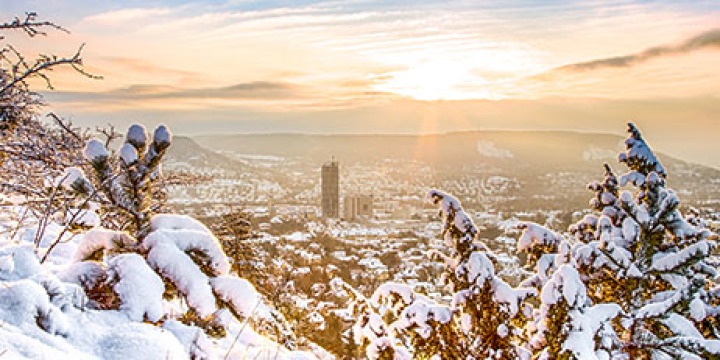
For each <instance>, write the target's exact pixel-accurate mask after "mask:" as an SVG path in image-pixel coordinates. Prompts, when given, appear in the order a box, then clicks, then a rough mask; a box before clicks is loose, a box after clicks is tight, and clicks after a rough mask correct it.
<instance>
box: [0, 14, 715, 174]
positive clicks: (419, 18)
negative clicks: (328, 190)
mask: <svg viewBox="0 0 720 360" xmlns="http://www.w3.org/2000/svg"><path fill="white" fill-rule="evenodd" d="M506 4H508V5H492V4H487V3H483V2H468V1H418V2H416V3H414V4H413V6H408V5H405V4H404V3H403V2H393V1H362V0H360V1H325V2H312V1H292V2H290V1H265V2H258V1H210V0H208V1H203V2H198V1H194V2H184V1H143V2H141V1H135V0H132V1H124V2H119V1H115V2H114V1H105V0H103V1H89V0H69V1H59V0H54V1H40V0H30V1H26V2H23V3H22V4H20V3H17V2H13V3H11V4H10V5H9V6H8V7H7V8H6V9H4V10H0V11H1V12H0V15H2V16H3V18H6V19H7V18H9V17H11V16H12V15H14V14H20V13H22V12H23V11H26V10H32V11H36V12H38V13H39V14H40V15H41V17H43V18H48V19H53V20H55V21H57V22H58V23H60V24H62V25H63V26H65V27H67V28H68V29H70V30H71V31H72V34H71V35H65V34H61V33H52V34H51V36H48V37H46V38H42V39H33V40H32V41H30V40H28V39H26V38H24V37H22V36H17V35H13V36H9V37H8V41H12V42H13V43H14V44H17V45H18V46H20V47H22V48H24V49H26V51H30V52H32V51H33V50H37V49H43V50H45V51H54V52H56V53H60V54H63V53H66V54H71V53H72V52H73V51H74V49H75V46H77V45H79V44H81V43H83V42H84V43H86V44H87V45H86V51H85V62H86V64H87V69H88V70H90V71H92V72H93V73H96V74H100V75H102V76H103V77H104V79H103V80H100V81H96V80H89V79H85V78H82V77H80V76H78V75H77V74H72V73H69V72H58V73H56V74H54V75H53V79H55V85H56V88H57V90H56V91H55V92H53V93H51V94H48V98H49V99H50V102H51V106H52V109H53V110H55V111H58V112H59V113H61V114H62V115H65V116H70V117H73V118H75V119H77V121H79V122H80V123H83V124H96V123H97V124H103V123H106V122H108V121H120V122H123V121H128V122H129V121H137V120H142V121H150V122H157V121H166V122H171V124H170V125H171V126H173V127H174V128H176V129H177V131H179V132H181V133H188V134H192V133H199V132H204V133H211V132H213V131H214V129H218V131H236V132H283V131H304V132H368V133H373V132H428V131H450V130H458V129H463V130H465V129H482V128H509V129H517V128H538V129H550V128H569V129H577V130H583V131H604V132H608V131H609V132H615V133H622V131H624V127H623V126H622V125H620V126H619V128H615V126H616V124H622V123H624V122H626V121H627V120H635V121H638V122H640V123H644V124H647V126H649V127H651V128H650V129H648V130H646V131H650V132H651V133H653V132H654V133H657V137H658V138H659V139H661V140H662V141H663V143H664V144H666V145H665V149H666V150H667V151H670V152H674V153H675V154H676V155H678V156H681V157H685V158H691V157H696V156H702V157H703V159H701V160H698V161H701V162H705V163H712V164H714V165H720V161H716V160H713V158H714V156H710V155H709V153H710V152H714V153H718V151H720V145H717V146H716V147H713V146H715V145H710V144H711V143H714V142H718V141H714V140H715V139H717V136H716V135H714V134H716V133H717V131H718V130H720V129H719V126H718V120H719V119H718V118H717V114H718V111H717V110H718V108H719V105H718V102H719V101H720V99H719V96H720V66H717V64H719V63H720V30H719V29H720V22H718V19H720V16H719V15H720V5H718V4H717V2H712V1H708V2H703V1H700V2H692V4H691V3H689V2H672V1H661V2H644V1H579V2H561V1H553V2H537V1H535V2H529V1H519V2H507V3H506ZM436 101H442V103H440V104H433V103H435V102H436ZM488 102H490V103H488ZM493 102H500V103H502V104H492V103H493ZM518 104H520V105H519V106H522V107H524V109H519V108H518ZM579 104H584V105H579ZM642 104H646V105H647V104H650V105H648V107H647V109H646V110H643V106H642ZM659 104H660V105H659ZM698 104H700V105H698ZM658 108H662V109H663V111H661V112H659V111H657V109H658ZM439 109H441V110H439ZM530 109H535V110H530ZM425 111H429V113H425ZM364 115H366V116H373V117H374V118H363V116H364ZM690 116H692V118H688V117H690ZM378 117H379V118H381V119H382V121H378V120H377V119H376V118H378ZM175 118H177V119H178V120H176V121H175V123H172V121H173V120H172V119H175ZM343 118H350V119H355V120H354V121H355V122H358V121H359V122H366V123H367V126H366V127H364V128H363V127H362V126H358V124H357V123H355V122H354V123H352V124H351V123H348V122H347V121H344V120H343ZM413 119H415V120H413ZM673 119H674V120H673ZM674 125H675V126H677V127H679V129H673V126H674ZM707 126H710V128H711V129H712V131H711V132H709V131H705V130H704V128H703V127H707ZM710 134H713V135H710ZM694 136H698V137H699V138H701V139H702V140H703V142H702V143H699V142H695V143H693V144H690V146H689V147H688V145H689V143H688V142H687V141H691V140H692V139H693V137H694ZM674 139H675V140H674ZM679 139H684V140H682V141H681V140H679ZM703 146H704V147H703Z"/></svg>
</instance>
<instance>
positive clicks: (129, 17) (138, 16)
mask: <svg viewBox="0 0 720 360" xmlns="http://www.w3.org/2000/svg"><path fill="white" fill-rule="evenodd" d="M171 12H173V10H172V9H170V8H128V9H122V10H114V11H108V12H103V13H100V14H95V15H91V16H88V17H86V18H85V19H84V21H87V22H89V23H96V24H104V25H107V24H108V23H111V24H125V23H128V22H134V21H138V20H143V19H147V18H150V17H155V16H159V15H167V14H169V13H171Z"/></svg>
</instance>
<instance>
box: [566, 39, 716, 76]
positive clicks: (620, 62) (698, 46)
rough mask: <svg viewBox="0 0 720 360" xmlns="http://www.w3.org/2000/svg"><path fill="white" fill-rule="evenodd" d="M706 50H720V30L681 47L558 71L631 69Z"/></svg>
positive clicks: (658, 47)
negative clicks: (650, 62) (641, 64)
mask: <svg viewBox="0 0 720 360" xmlns="http://www.w3.org/2000/svg"><path fill="white" fill-rule="evenodd" d="M706 48H716V49H717V48H720V29H713V30H710V31H707V32H704V33H702V34H699V35H697V36H694V37H692V38H690V39H688V40H686V41H684V42H683V43H682V44H679V45H667V46H656V47H651V48H649V49H647V50H643V51H641V52H639V53H635V54H630V55H622V56H613V57H609V58H604V59H597V60H591V61H585V62H579V63H575V64H568V65H563V66H560V67H558V68H557V69H555V70H557V71H585V70H594V69H598V68H606V67H630V66H633V65H636V64H639V63H642V62H645V61H648V60H652V59H655V58H660V57H664V56H672V55H679V54H686V53H689V52H692V51H698V50H702V49H706Z"/></svg>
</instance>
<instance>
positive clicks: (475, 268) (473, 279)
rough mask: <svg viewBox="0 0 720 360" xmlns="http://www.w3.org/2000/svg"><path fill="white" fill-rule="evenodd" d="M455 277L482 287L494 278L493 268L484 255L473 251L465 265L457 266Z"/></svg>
mask: <svg viewBox="0 0 720 360" xmlns="http://www.w3.org/2000/svg"><path fill="white" fill-rule="evenodd" d="M455 275H456V276H457V277H458V278H461V279H464V280H465V281H466V282H468V283H471V284H478V285H480V286H482V284H483V283H485V281H487V280H490V279H492V278H493V277H494V276H495V267H494V266H493V264H492V262H491V261H490V259H489V258H488V257H487V255H486V254H485V253H483V252H479V251H475V252H473V253H472V254H471V255H470V258H469V259H468V261H467V262H466V263H463V264H461V265H460V266H458V268H457V269H456V270H455Z"/></svg>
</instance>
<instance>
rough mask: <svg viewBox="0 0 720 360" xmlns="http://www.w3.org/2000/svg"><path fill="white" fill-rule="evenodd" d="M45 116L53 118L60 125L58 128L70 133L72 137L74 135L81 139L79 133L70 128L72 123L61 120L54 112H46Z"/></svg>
mask: <svg viewBox="0 0 720 360" xmlns="http://www.w3.org/2000/svg"><path fill="white" fill-rule="evenodd" d="M47 116H48V117H50V118H52V119H53V120H55V122H56V123H57V124H58V125H59V126H60V128H61V129H63V130H65V132H67V133H68V134H70V135H72V137H74V138H75V139H77V140H78V141H80V142H82V141H83V140H82V138H81V137H80V135H78V134H77V133H76V132H75V131H74V130H73V129H72V128H70V126H71V125H72V124H65V122H63V120H62V119H61V118H60V117H59V116H57V115H55V113H48V114H47Z"/></svg>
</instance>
